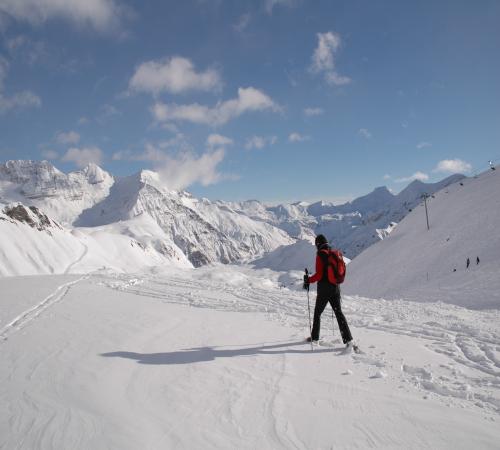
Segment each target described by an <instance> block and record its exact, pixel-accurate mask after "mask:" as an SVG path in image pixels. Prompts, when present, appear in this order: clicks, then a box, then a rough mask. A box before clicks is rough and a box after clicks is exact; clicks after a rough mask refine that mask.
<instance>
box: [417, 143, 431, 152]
mask: <svg viewBox="0 0 500 450" xmlns="http://www.w3.org/2000/svg"><path fill="white" fill-rule="evenodd" d="M428 147H432V144H431V143H430V142H419V143H418V144H417V148H418V149H419V150H421V149H423V148H428Z"/></svg>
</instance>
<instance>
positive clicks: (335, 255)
mask: <svg viewBox="0 0 500 450" xmlns="http://www.w3.org/2000/svg"><path fill="white" fill-rule="evenodd" d="M320 251H321V253H324V254H326V255H327V273H328V281H329V282H330V283H332V284H341V283H343V282H344V278H345V271H346V266H345V262H344V258H343V257H342V252H341V251H340V250H335V249H324V250H320Z"/></svg>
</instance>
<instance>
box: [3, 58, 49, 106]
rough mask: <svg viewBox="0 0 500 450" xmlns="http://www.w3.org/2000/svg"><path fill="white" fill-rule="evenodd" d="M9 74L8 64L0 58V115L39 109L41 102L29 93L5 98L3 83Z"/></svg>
mask: <svg viewBox="0 0 500 450" xmlns="http://www.w3.org/2000/svg"><path fill="white" fill-rule="evenodd" d="M8 73H9V62H8V61H7V60H6V59H5V58H4V57H2V56H0V114H1V113H5V112H7V111H10V110H12V109H22V108H32V107H40V106H41V105H42V100H41V99H40V97H38V95H36V94H34V93H33V92H31V91H21V92H16V93H15V94H14V95H11V96H6V95H5V93H4V82H5V79H6V78H7V75H8Z"/></svg>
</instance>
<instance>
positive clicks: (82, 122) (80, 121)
mask: <svg viewBox="0 0 500 450" xmlns="http://www.w3.org/2000/svg"><path fill="white" fill-rule="evenodd" d="M89 122H90V120H89V119H88V118H87V117H85V116H82V117H80V118H79V119H78V125H87V124H88V123H89Z"/></svg>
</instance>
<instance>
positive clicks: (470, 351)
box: [98, 275, 500, 447]
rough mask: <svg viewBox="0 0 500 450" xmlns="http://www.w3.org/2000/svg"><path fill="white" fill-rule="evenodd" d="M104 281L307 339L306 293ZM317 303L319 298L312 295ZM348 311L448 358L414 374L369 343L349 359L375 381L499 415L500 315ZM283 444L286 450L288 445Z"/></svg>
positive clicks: (366, 306) (418, 307)
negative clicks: (255, 317)
mask: <svg viewBox="0 0 500 450" xmlns="http://www.w3.org/2000/svg"><path fill="white" fill-rule="evenodd" d="M98 279H99V278H98ZM98 282H99V283H101V284H103V285H105V286H107V287H109V288H112V289H115V290H119V291H124V292H128V293H132V294H137V295H140V296H149V297H152V298H156V299H158V300H161V301H162V302H165V303H173V304H179V305H189V306H192V307H197V308H211V309H215V310H218V311H236V312H245V311H248V312H264V313H267V316H268V318H269V319H270V320H274V321H278V322H280V323H282V324H286V325H288V326H292V327H295V328H297V336H300V335H301V333H304V331H303V330H304V329H305V325H306V320H307V301H306V299H305V293H298V292H295V291H289V290H287V289H269V287H265V288H264V287H263V288H258V287H255V286H253V285H252V286H248V287H242V286H241V284H239V285H231V283H223V282H217V281H215V282H214V280H204V279H196V280H193V279H190V278H187V277H186V278H184V277H181V276H168V277H165V276H162V277H156V276H149V275H147V276H142V275H141V276H130V275H114V276H111V277H106V278H101V279H100V280H99V281H98ZM311 303H312V305H313V304H314V295H311ZM343 309H344V312H345V314H346V316H347V319H348V322H349V323H350V325H351V327H352V328H353V329H354V330H356V329H357V328H362V329H366V330H373V331H381V332H384V333H390V334H392V335H394V339H398V336H405V337H409V338H415V339H418V340H419V341H420V342H421V343H422V346H423V347H425V348H426V349H427V350H428V351H430V352H432V353H434V354H435V356H441V357H445V361H446V362H444V363H443V362H441V363H440V364H439V366H438V367H434V366H432V363H429V366H428V367H416V366H413V365H412V364H410V363H407V362H406V361H405V360H401V361H394V360H389V359H388V357H387V356H386V355H385V352H383V351H382V352H378V353H377V350H376V349H375V347H374V346H370V343H369V342H361V348H362V354H354V353H353V354H352V355H351V357H352V358H353V360H354V362H355V363H357V364H363V365H365V366H368V367H369V370H370V374H371V375H370V378H372V379H376V378H385V377H387V376H390V377H399V379H400V381H401V383H403V385H405V386H407V387H409V388H416V389H419V390H421V391H422V392H423V395H424V398H425V397H427V396H433V397H436V398H440V399H441V400H443V401H444V402H445V403H446V404H449V403H450V402H465V404H467V405H474V406H475V407H479V408H482V409H483V410H485V411H489V412H490V413H494V414H500V331H499V327H498V323H500V312H499V311H473V310H467V309H464V308H460V307H456V306H453V305H448V304H441V303H438V304H423V303H416V302H408V301H403V300H400V301H386V300H374V299H366V298H361V297H351V296H345V297H344V301H343ZM322 319H323V320H322V324H323V325H322V330H323V331H322V332H323V333H328V332H329V331H330V332H331V322H330V321H331V316H330V312H329V310H328V309H327V310H325V313H324V314H323V316H322ZM355 337H356V336H355ZM334 338H335V339H334V340H333V343H331V344H332V345H329V343H328V342H324V343H323V345H326V346H333V351H334V352H337V353H339V351H338V350H339V348H341V347H342V344H341V342H340V337H339V332H338V328H337V324H336V322H335V336H334ZM335 347H337V348H335ZM340 353H342V351H340ZM278 384H279V383H278ZM276 386H277V385H276ZM270 389H276V387H270ZM463 404H464V403H462V405H463ZM269 411H272V408H270V409H269ZM269 411H268V412H269ZM274 420H277V419H276V417H274ZM288 444H289V445H292V446H294V447H296V446H299V447H300V445H298V444H291V443H288ZM280 445H284V446H287V445H286V443H280Z"/></svg>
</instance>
